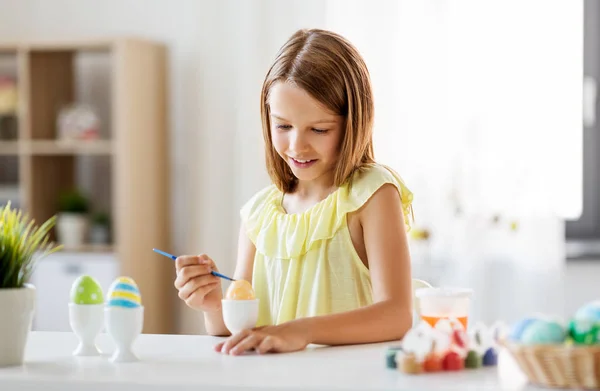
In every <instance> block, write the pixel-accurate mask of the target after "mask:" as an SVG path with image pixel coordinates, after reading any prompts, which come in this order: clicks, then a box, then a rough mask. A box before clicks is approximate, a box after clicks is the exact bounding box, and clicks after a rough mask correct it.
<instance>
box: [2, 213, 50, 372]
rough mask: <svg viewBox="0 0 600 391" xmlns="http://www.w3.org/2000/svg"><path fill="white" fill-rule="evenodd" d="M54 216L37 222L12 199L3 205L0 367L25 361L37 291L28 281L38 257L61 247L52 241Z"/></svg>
mask: <svg viewBox="0 0 600 391" xmlns="http://www.w3.org/2000/svg"><path fill="white" fill-rule="evenodd" d="M55 219H56V217H55V216H53V217H51V218H50V219H48V220H46V222H44V223H43V224H42V225H41V226H37V225H35V222H34V220H32V219H30V218H29V217H28V216H27V215H26V214H24V213H23V212H22V211H21V210H19V209H11V205H10V202H8V203H7V204H6V206H4V207H2V208H1V209H0V314H2V315H3V316H2V320H1V321H0V346H1V347H2V348H1V349H0V367H3V366H9V365H21V364H22V363H23V357H24V352H25V345H26V343H27V337H28V335H29V332H30V330H31V322H32V320H33V314H34V311H35V295H36V293H35V292H36V291H35V287H34V286H33V285H32V284H30V283H29V282H28V281H29V279H30V277H31V274H32V273H33V270H34V267H35V265H36V263H37V261H39V260H40V259H41V258H43V257H45V256H47V255H50V254H51V253H53V252H56V251H58V250H60V248H61V246H56V245H55V244H54V243H53V242H51V241H50V236H49V232H50V230H51V229H52V227H53V226H54V224H55Z"/></svg>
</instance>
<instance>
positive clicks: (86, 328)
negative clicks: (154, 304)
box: [69, 303, 144, 363]
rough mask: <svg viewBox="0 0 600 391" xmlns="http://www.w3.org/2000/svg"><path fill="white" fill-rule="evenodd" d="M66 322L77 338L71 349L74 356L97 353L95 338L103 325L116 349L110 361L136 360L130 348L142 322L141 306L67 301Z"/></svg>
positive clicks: (139, 332) (138, 333)
mask: <svg viewBox="0 0 600 391" xmlns="http://www.w3.org/2000/svg"><path fill="white" fill-rule="evenodd" d="M69 323H70V324H71V329H72V330H73V332H74V333H75V335H77V337H78V338H79V345H78V346H77V348H76V349H75V350H74V351H73V355H74V356H99V355H100V350H99V349H98V347H97V346H96V338H97V337H98V334H100V331H101V330H102V327H103V326H104V327H105V328H106V331H107V333H108V334H109V335H110V336H111V338H112V339H113V341H114V342H115V344H116V350H115V352H114V353H113V354H112V356H111V357H110V359H109V361H111V362H115V363H117V362H133V361H138V358H137V356H136V355H135V354H134V353H133V350H132V347H133V343H134V342H135V340H136V339H137V337H138V336H139V335H140V334H141V332H142V328H143V325H144V307H143V306H139V307H135V308H123V307H109V306H105V305H104V304H86V305H84V304H74V303H69Z"/></svg>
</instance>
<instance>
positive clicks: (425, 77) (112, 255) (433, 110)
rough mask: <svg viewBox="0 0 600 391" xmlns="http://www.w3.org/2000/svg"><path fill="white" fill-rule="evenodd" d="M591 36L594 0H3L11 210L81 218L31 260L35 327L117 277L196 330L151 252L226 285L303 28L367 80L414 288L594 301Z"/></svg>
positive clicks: (485, 313) (598, 224) (478, 309)
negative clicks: (267, 116)
mask: <svg viewBox="0 0 600 391" xmlns="http://www.w3.org/2000/svg"><path fill="white" fill-rule="evenodd" d="M599 22H600V4H599V3H598V2H597V1H595V0H587V1H580V0H569V1H543V0H519V1H517V0H509V1H506V0H505V1H499V0H496V1H492V0H421V1H411V0H399V1H367V0H364V1H349V0H335V1H334V0H303V1H295V0H294V1H292V0H289V1H288V0H285V1H282V0H247V1H241V0H240V1H233V0H221V1H218V0H212V1H209V0H205V1H201V0H177V1H167V0H118V1H117V0H105V1H102V2H99V1H94V0H53V1H44V0H0V204H3V203H5V202H6V201H7V200H11V201H12V203H13V205H19V206H21V207H23V208H25V209H26V210H29V209H31V208H38V209H35V210H36V211H37V212H36V213H37V214H38V215H39V217H40V218H42V217H46V216H49V214H50V213H52V214H54V213H56V214H59V213H63V212H68V211H71V212H83V213H84V214H85V216H86V219H87V222H88V225H87V227H88V228H86V229H85V232H86V236H85V238H84V241H83V242H77V243H72V244H71V245H70V246H67V248H66V249H65V250H64V251H62V252H60V253H58V254H54V255H52V256H51V257H49V258H47V259H44V260H42V261H41V262H40V264H39V265H38V268H37V270H36V273H35V275H34V278H33V283H34V284H35V285H36V287H37V289H38V297H39V299H38V305H37V312H36V315H35V320H34V329H37V330H69V324H68V316H67V302H68V300H69V291H70V288H71V283H72V282H73V281H74V279H75V278H76V277H77V276H78V275H81V274H90V275H92V276H94V277H96V278H97V279H98V280H99V281H100V282H101V284H102V286H103V288H104V289H105V290H106V289H108V286H109V285H110V283H111V282H112V281H113V280H114V278H116V277H117V276H119V275H121V274H123V273H127V274H129V275H131V276H132V277H134V279H136V281H138V279H139V281H138V283H140V281H142V283H140V288H141V290H142V295H143V297H142V300H143V301H144V302H145V303H146V305H147V307H146V309H147V310H148V308H150V310H151V311H154V314H153V315H154V317H153V318H152V319H154V320H151V321H152V322H156V323H153V324H152V326H151V327H149V328H147V329H146V330H147V331H148V332H166V333H202V332H203V322H202V317H201V315H200V314H198V313H195V312H193V311H190V310H188V309H186V308H185V306H184V305H182V303H181V302H180V301H179V300H178V298H177V293H176V290H175V289H174V288H173V286H172V281H173V278H174V274H173V270H172V264H169V262H170V261H169V260H167V259H166V258H162V257H160V256H159V255H157V254H154V253H153V252H152V251H151V248H152V247H160V246H166V248H163V250H165V251H169V252H171V253H175V254H196V253H202V252H206V253H208V254H209V255H210V256H212V257H213V259H214V260H215V261H216V262H217V264H218V266H219V268H220V270H221V271H222V272H224V273H226V274H227V273H232V272H233V268H234V262H235V255H236V239H237V232H238V226H239V214H238V211H239V208H240V207H241V205H242V204H243V203H244V202H245V201H246V200H247V199H248V198H249V197H250V196H251V195H252V194H253V193H254V192H256V191H257V190H259V189H260V188H262V187H264V186H265V185H267V184H268V183H269V182H268V176H267V174H266V172H265V168H264V161H263V143H262V135H261V129H260V113H259V97H260V88H261V83H262V80H263V77H264V75H265V73H266V71H267V68H268V66H269V64H270V62H271V61H272V60H273V58H274V56H275V53H276V52H277V50H278V48H279V47H280V46H281V45H282V44H283V43H284V41H285V40H286V39H287V38H288V37H289V36H290V35H291V34H292V33H293V32H294V31H295V30H297V29H298V28H311V27H319V28H326V29H332V30H334V31H336V32H339V33H341V34H343V35H345V36H346V37H347V38H349V39H350V40H351V41H352V42H353V43H354V44H355V45H356V46H357V47H358V48H359V50H360V51H361V52H362V53H363V55H364V57H365V59H366V62H367V64H368V66H369V68H370V72H371V76H372V81H373V86H374V90H375V99H376V129H375V149H376V155H377V157H378V159H379V160H380V162H382V163H385V164H388V165H390V166H392V167H394V168H395V169H396V170H397V171H399V172H400V173H401V175H402V176H403V177H404V179H405V181H406V183H407V184H408V186H409V187H410V188H411V190H412V191H413V192H414V193H415V201H414V209H415V218H416V221H415V225H414V229H413V231H412V232H411V233H410V240H411V250H412V262H413V274H414V276H415V277H418V278H423V279H425V280H427V281H429V282H431V283H432V284H434V285H461V286H470V287H472V288H473V289H474V290H475V298H474V302H473V312H472V317H473V318H474V319H476V320H482V321H484V322H493V321H495V320H498V319H501V320H505V321H513V320H515V319H516V318H518V317H520V316H523V315H525V314H528V313H531V312H542V313H548V314H553V315H557V316H559V317H568V316H570V315H571V314H572V313H573V312H574V311H575V309H577V308H578V307H579V306H580V305H582V304H583V303H585V302H588V301H591V300H593V299H597V298H600V289H599V288H598V282H597V280H598V278H599V276H600V245H597V244H598V243H600V240H599V239H600V170H598V168H597V167H598V166H599V164H600V137H599V133H598V132H599V130H600V127H599V125H598V120H597V118H596V115H597V106H598V100H597V97H596V90H597V79H598V77H599V76H600V62H599V60H600V50H599V49H600V25H599ZM122 38H135V39H141V40H142V41H143V42H147V43H148V44H147V45H146V46H143V45H141V46H139V47H138V46H136V45H137V44H130V45H120V44H114V43H113V42H121V41H120V40H121V39H122ZM134 42H137V41H134ZM148 45H150V46H148ZM152 45H155V46H152ZM142 47H144V48H146V49H143V48H142ZM155 47H156V48H158V49H156V50H154V49H152V48H155ZM148 48H150V49H148ZM144 53H153V54H144ZM65 56H66V57H65ZM142 59H143V60H142ZM24 75H25V76H24ZM63 79H64V80H66V81H64V82H61V81H60V80H63ZM132 80H133V81H132ZM36 83H37V84H36ZM65 86H66V87H65ZM63 90H65V91H66V90H68V91H69V92H68V93H62V94H61V91H63ZM136 94H138V95H136ZM141 102H145V103H141ZM157 113H158V114H157ZM161 121H162V122H161ZM65 140H67V141H66V142H67V143H68V140H71V144H65V143H64V142H65ZM65 145H66V146H65ZM69 145H70V146H69ZM124 146H126V147H124ZM146 146H148V148H150V149H151V150H152V154H144V153H143V151H145V150H146V149H147V148H146ZM65 161H67V163H65ZM49 167H52V168H51V169H50V168H49ZM121 172H125V173H128V174H127V175H129V176H125V174H121ZM138 174H139V178H143V180H142V179H140V180H139V181H137V182H135V183H134V182H132V181H133V180H134V179H135V178H138ZM119 175H122V176H121V177H119ZM36 178H37V179H36ZM65 178H68V179H65ZM115 178H117V179H115ZM118 178H121V179H118ZM128 178H129V179H128ZM48 189H51V190H48ZM162 191H164V195H161V196H158V194H163V193H162ZM125 200H127V201H126V202H125ZM28 203H29V204H28ZM39 205H41V206H39ZM127 205H130V206H127ZM135 205H138V209H139V210H138V211H137V212H135V213H133V212H132V211H131V210H130V209H131V208H133V206H135ZM140 205H141V206H140ZM36 213H34V214H36ZM148 216H150V217H148ZM152 216H158V217H157V218H156V219H154V220H144V219H148V218H150V219H152ZM63 222H64V221H63ZM157 226H159V227H157ZM70 227H71V228H69V229H73V230H75V231H77V230H78V229H79V230H80V231H81V228H77V225H71V226H70ZM73 227H74V228H73ZM106 227H108V230H106V229H105V228H106ZM114 227H118V228H117V229H113V228H114ZM57 229H58V227H57ZM63 229H64V226H63ZM71 234H73V232H71ZM74 234H75V235H77V232H75V233H74ZM63 235H64V236H63V237H66V235H67V233H64V234H63ZM153 235H154V236H153ZM156 235H159V237H160V240H158V239H156V238H157V236H156ZM64 240H67V239H64ZM69 240H70V239H69ZM154 243H157V244H154ZM135 244H139V245H137V247H136V246H135ZM125 249H126V250H125ZM125 264H126V265H128V266H127V267H126V268H124V267H123V265H125ZM158 264H160V265H161V266H157V265H158ZM144 273H146V274H144ZM145 292H151V293H148V294H146V293H145ZM155 301H157V302H158V301H160V302H161V303H162V304H160V305H158V304H157V305H155V306H153V303H154V302H155ZM148 306H149V307H148ZM158 312H160V313H158ZM147 316H148V315H147ZM157 318H160V319H157ZM164 319H168V321H163V320H164Z"/></svg>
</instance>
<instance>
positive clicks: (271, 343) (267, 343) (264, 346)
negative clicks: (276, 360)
mask: <svg viewBox="0 0 600 391" xmlns="http://www.w3.org/2000/svg"><path fill="white" fill-rule="evenodd" d="M276 343H277V340H276V338H275V337H272V336H270V335H267V336H266V337H265V338H264V339H263V340H262V341H261V343H260V344H259V345H258V347H257V348H256V352H257V353H259V354H264V353H268V352H270V351H273V350H275V349H276Z"/></svg>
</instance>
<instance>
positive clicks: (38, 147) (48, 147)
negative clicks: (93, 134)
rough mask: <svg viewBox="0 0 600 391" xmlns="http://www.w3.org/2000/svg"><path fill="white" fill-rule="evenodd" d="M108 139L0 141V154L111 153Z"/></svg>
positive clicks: (111, 146) (111, 149)
mask: <svg viewBox="0 0 600 391" xmlns="http://www.w3.org/2000/svg"><path fill="white" fill-rule="evenodd" d="M113 153H114V151H113V144H112V142H111V141H110V140H93V141H92V140H90V141H54V140H34V141H0V156H16V155H34V156H53V155H54V156H60V155H69V156H72V155H112V154H113Z"/></svg>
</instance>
